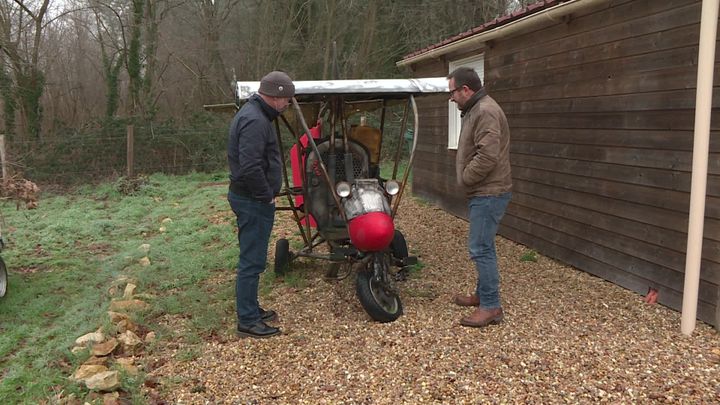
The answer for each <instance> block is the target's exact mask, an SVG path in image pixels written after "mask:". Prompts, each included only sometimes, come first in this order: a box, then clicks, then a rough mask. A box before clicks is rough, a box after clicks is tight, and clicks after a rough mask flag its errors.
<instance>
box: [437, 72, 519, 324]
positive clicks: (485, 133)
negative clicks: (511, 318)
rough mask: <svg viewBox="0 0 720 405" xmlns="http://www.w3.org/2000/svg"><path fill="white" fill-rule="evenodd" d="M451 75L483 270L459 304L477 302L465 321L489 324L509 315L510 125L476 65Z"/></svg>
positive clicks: (462, 176) (460, 163) (472, 241)
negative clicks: (501, 259)
mask: <svg viewBox="0 0 720 405" xmlns="http://www.w3.org/2000/svg"><path fill="white" fill-rule="evenodd" d="M447 78H448V80H449V83H448V85H449V87H450V100H451V101H453V102H455V103H456V104H457V106H458V108H459V109H460V111H461V114H460V116H461V117H462V127H461V130H460V138H459V139H458V149H457V156H456V158H455V167H456V170H457V181H458V184H459V185H460V186H462V188H463V189H464V190H465V195H466V197H467V199H468V218H469V220H470V235H469V237H468V248H469V251H470V258H471V259H472V260H473V261H474V262H475V268H476V270H477V274H478V280H477V286H476V289H475V292H474V293H472V294H471V295H469V296H467V295H458V296H456V297H455V303H456V304H457V305H460V306H467V307H476V308H475V311H474V312H473V313H472V314H470V315H469V316H466V317H464V318H462V319H461V320H460V324H462V325H464V326H471V327H483V326H487V325H490V324H493V323H499V322H502V320H503V310H502V306H501V305H500V292H499V289H500V275H499V273H498V268H497V253H496V250H495V234H496V233H497V229H498V225H499V224H500V220H501V219H502V217H503V215H504V214H505V209H506V208H507V205H508V203H509V202H510V197H511V189H512V177H511V173H510V128H509V127H508V122H507V118H505V113H504V112H503V110H502V109H501V108H500V106H499V105H498V104H497V103H496V102H495V100H493V99H492V98H490V96H488V95H487V93H486V92H485V89H484V88H483V86H482V81H481V80H480V77H479V76H478V74H477V73H476V72H475V71H474V70H473V69H471V68H468V67H460V68H458V69H456V70H454V71H453V72H452V73H450V75H449V76H448V77H447Z"/></svg>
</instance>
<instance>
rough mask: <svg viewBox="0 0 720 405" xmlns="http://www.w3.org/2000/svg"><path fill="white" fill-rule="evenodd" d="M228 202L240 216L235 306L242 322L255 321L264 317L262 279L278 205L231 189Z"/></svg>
mask: <svg viewBox="0 0 720 405" xmlns="http://www.w3.org/2000/svg"><path fill="white" fill-rule="evenodd" d="M228 202H229V203H230V207H231V208H232V210H233V212H234V213H235V216H236V217H237V227H238V244H239V246H240V258H239V260H238V266H237V278H236V281H235V308H236V310H237V317H238V323H239V324H241V325H252V324H254V323H256V322H257V321H259V320H260V310H259V308H260V305H259V304H258V283H259V281H260V273H262V272H263V271H265V262H266V261H267V249H268V243H269V241H270V232H271V231H272V228H273V222H274V221H275V205H274V204H269V203H263V202H260V201H256V200H253V199H252V198H248V197H242V196H239V195H237V194H235V193H233V192H232V191H230V192H228Z"/></svg>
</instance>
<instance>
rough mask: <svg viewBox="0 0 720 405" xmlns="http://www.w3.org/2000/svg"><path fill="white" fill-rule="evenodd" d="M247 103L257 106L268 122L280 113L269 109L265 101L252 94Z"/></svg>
mask: <svg viewBox="0 0 720 405" xmlns="http://www.w3.org/2000/svg"><path fill="white" fill-rule="evenodd" d="M249 102H251V103H254V104H257V106H258V107H260V111H262V112H263V114H265V116H266V117H267V118H268V120H270V121H272V120H274V119H275V118H277V117H278V115H280V113H279V112H278V111H277V110H276V109H274V108H272V107H270V105H269V104H268V103H266V102H265V100H263V99H262V97H260V95H258V94H253V95H252V96H251V97H250V100H249Z"/></svg>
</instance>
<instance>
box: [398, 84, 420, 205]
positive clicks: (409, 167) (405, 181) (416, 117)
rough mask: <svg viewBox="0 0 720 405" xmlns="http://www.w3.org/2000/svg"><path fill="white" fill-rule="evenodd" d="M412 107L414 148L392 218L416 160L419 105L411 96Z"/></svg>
mask: <svg viewBox="0 0 720 405" xmlns="http://www.w3.org/2000/svg"><path fill="white" fill-rule="evenodd" d="M410 105H411V106H412V110H413V123H414V124H415V129H414V132H413V135H414V136H413V146H412V151H410V159H408V165H407V168H406V169H405V173H404V174H403V180H402V183H400V191H399V192H398V193H397V196H395V201H393V203H394V204H393V209H392V217H393V218H395V213H397V210H398V207H399V206H400V198H402V195H403V191H405V186H406V185H407V180H408V176H409V175H410V169H411V168H412V164H413V160H415V147H416V146H417V140H418V125H419V122H418V111H417V104H415V97H413V96H412V95H410Z"/></svg>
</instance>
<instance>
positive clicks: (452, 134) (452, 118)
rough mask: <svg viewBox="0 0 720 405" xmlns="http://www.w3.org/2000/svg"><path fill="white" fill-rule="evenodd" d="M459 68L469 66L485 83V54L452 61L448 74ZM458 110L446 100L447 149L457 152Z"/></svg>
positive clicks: (458, 133)
mask: <svg viewBox="0 0 720 405" xmlns="http://www.w3.org/2000/svg"><path fill="white" fill-rule="evenodd" d="M460 66H469V67H471V68H473V69H475V71H476V72H477V73H478V76H480V80H482V82H483V83H485V54H484V53H481V54H479V55H474V56H470V57H468V58H463V59H457V60H452V61H450V63H449V64H448V74H450V72H452V71H453V70H455V69H457V68H459V67H460ZM460 126H461V121H460V110H459V109H458V108H457V104H455V103H453V102H452V101H450V100H449V99H448V140H447V142H448V146H447V147H448V149H451V150H457V147H458V139H459V138H460Z"/></svg>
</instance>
